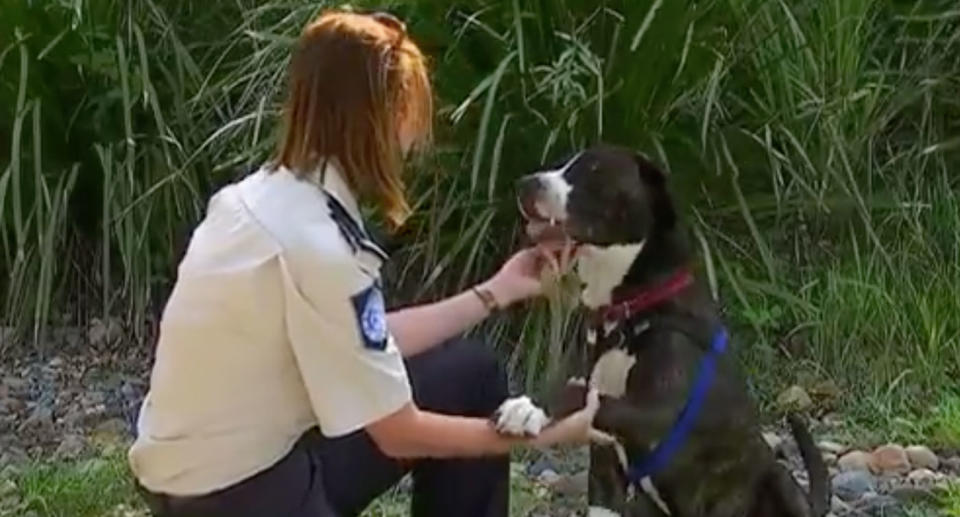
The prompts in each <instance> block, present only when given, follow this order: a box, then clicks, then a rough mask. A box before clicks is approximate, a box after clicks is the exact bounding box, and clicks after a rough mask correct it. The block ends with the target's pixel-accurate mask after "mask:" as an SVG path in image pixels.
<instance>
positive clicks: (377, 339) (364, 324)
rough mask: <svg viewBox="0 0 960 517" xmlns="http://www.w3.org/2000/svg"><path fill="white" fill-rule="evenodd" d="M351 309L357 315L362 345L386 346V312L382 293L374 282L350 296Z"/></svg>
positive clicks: (381, 347) (379, 348)
mask: <svg viewBox="0 0 960 517" xmlns="http://www.w3.org/2000/svg"><path fill="white" fill-rule="evenodd" d="M351 301H352V302H353V310H354V312H355V313H356V315H357V325H358V327H359V328H360V337H361V338H363V346H364V347H366V348H368V349H370V350H380V351H382V350H385V349H386V348H387V335H388V334H387V312H386V309H385V308H384V303H383V293H381V292H380V288H379V287H378V286H377V285H376V284H374V285H371V286H370V287H368V288H366V289H364V290H363V291H361V292H359V293H357V294H356V295H354V296H353V297H352V298H351Z"/></svg>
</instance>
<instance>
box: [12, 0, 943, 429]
mask: <svg viewBox="0 0 960 517" xmlns="http://www.w3.org/2000/svg"><path fill="white" fill-rule="evenodd" d="M364 4H366V5H373V4H372V3H369V2H366V3H364ZM0 6H2V11H3V13H4V16H3V17H2V19H0V29H2V30H0V110H4V111H3V112H2V113H3V115H4V116H3V117H2V118H0V140H3V141H8V142H10V146H9V152H4V154H0V171H2V175H0V213H2V214H3V222H2V224H0V232H2V233H0V242H2V244H0V249H2V255H0V264H2V268H3V270H4V271H6V272H7V273H8V274H7V275H5V276H6V279H5V282H4V283H3V284H2V285H0V288H2V290H3V293H4V296H5V297H4V301H3V316H2V319H3V324H5V325H10V326H14V327H16V329H18V331H19V335H20V336H21V338H26V342H32V343H33V345H34V346H35V347H37V348H38V349H40V350H50V349H52V348H53V347H55V346H56V343H50V339H49V337H47V334H46V333H45V332H44V329H45V326H46V325H48V324H51V323H52V324H54V325H64V324H81V323H82V322H83V321H85V320H86V319H87V318H89V317H91V316H101V317H102V316H115V317H121V318H122V319H123V320H124V321H125V322H127V325H126V328H127V330H128V331H129V333H130V334H131V335H135V336H138V337H143V336H142V334H146V333H147V331H146V328H147V327H146V325H145V324H146V323H148V322H149V321H148V320H149V317H148V315H149V314H150V313H151V305H153V306H156V304H157V303H158V302H160V301H162V296H163V293H164V292H165V289H166V288H167V287H168V285H169V279H170V278H171V275H172V272H173V269H172V265H171V261H172V259H173V249H174V244H175V242H176V241H177V239H178V238H179V235H180V232H181V228H183V227H184V226H186V227H189V225H190V224H192V223H193V222H195V221H196V220H198V218H199V217H200V216H201V215H202V212H203V207H204V204H205V202H206V198H207V196H208V195H209V193H210V192H211V191H212V189H214V188H216V187H217V186H218V185H219V184H222V183H223V182H225V181H229V180H230V179H232V178H233V177H235V175H236V174H237V171H238V170H241V169H242V168H243V167H245V166H250V165H255V164H257V163H258V162H259V161H261V160H262V159H264V157H265V156H266V154H267V153H268V150H269V148H270V145H271V143H272V140H273V136H274V128H275V127H276V122H277V114H278V104H277V103H278V100H279V98H280V95H281V94H282V90H283V86H284V84H283V82H284V68H285V64H286V58H287V55H288V53H289V47H290V44H291V43H292V41H293V40H294V39H295V38H296V36H297V34H298V31H299V30H300V28H301V27H302V25H303V24H304V22H306V21H307V20H308V19H310V17H312V16H314V15H315V14H316V13H317V12H318V10H319V9H321V8H322V7H323V6H322V5H318V4H316V3H308V2H301V1H294V0H274V1H272V2H253V1H252V0H250V1H248V0H237V1H235V2H231V3H228V4H224V3H219V4H216V7H215V8H214V7H203V8H200V7H197V6H196V5H195V3H193V2H188V1H183V0H174V1H166V2H156V1H152V0H134V1H130V2H88V1H69V2H68V1H65V0H61V1H54V2H47V3H45V4H44V5H42V6H41V5H39V4H27V3H23V2H16V1H14V0H0ZM381 6H384V7H388V8H392V9H394V10H395V11H396V12H398V13H399V14H401V15H402V16H404V17H405V18H406V19H407V20H408V21H409V27H410V31H411V32H412V33H413V35H414V37H415V38H417V40H418V41H419V42H421V43H422V45H423V46H424V48H425V49H426V50H427V51H428V52H429V53H430V55H431V56H432V57H433V59H434V69H435V76H436V82H437V87H438V94H439V97H440V106H441V110H440V120H438V142H439V145H438V148H437V149H436V152H435V153H433V154H432V155H431V156H430V157H428V158H427V159H425V160H424V161H422V162H419V163H416V164H413V165H412V167H411V169H412V173H411V175H410V176H409V178H408V180H409V183H410V187H411V191H412V194H413V198H414V201H415V205H416V207H417V212H416V216H415V217H414V218H413V220H412V221H411V222H410V224H409V225H408V226H407V227H406V228H405V229H404V231H403V232H401V233H400V234H398V235H395V236H394V240H395V241H396V244H397V245H398V250H397V252H396V253H395V255H394V260H393V261H392V264H391V268H390V271H389V274H390V277H391V278H392V279H393V281H394V285H395V286H396V288H395V290H394V295H395V296H394V301H395V302H409V301H413V300H426V299H432V298H436V297H438V296H440V295H442V294H444V293H449V292H451V291H453V290H455V289H458V288H460V287H462V286H464V285H466V284H468V283H470V282H473V281H476V280H477V279H478V278H480V277H482V276H483V275H486V274H489V273H491V272H492V271H493V269H494V268H495V267H496V266H497V265H498V263H499V262H500V260H502V258H503V257H504V256H505V255H506V254H507V253H508V252H509V251H510V250H511V249H513V248H514V247H515V246H517V245H518V243H519V241H520V239H521V237H520V235H519V233H518V229H517V225H516V215H515V213H514V209H513V207H514V203H513V201H512V199H513V198H512V192H511V190H512V184H513V180H514V179H515V178H516V177H517V176H518V175H520V174H522V173H525V172H527V171H529V170H531V169H533V168H534V167H536V166H537V165H538V164H539V163H542V162H543V161H546V160H550V159H554V158H557V157H559V156H561V155H563V154H565V153H568V152H570V151H572V150H574V149H577V148H580V147H583V146H584V145H587V144H589V143H591V142H596V141H598V140H608V141H612V142H616V143H620V144H624V145H629V146H632V147H634V148H637V149H638V150H642V151H644V152H646V153H647V154H649V155H651V156H653V157H654V158H656V159H657V160H658V161H659V162H661V163H662V164H663V165H664V166H665V167H666V168H667V169H668V170H669V171H670V174H671V180H672V183H673V186H674V188H675V190H676V193H677V196H678V199H679V200H680V201H681V203H682V205H683V209H684V211H685V212H686V213H687V214H689V218H688V219H689V223H690V224H691V226H692V228H693V230H694V231H695V232H696V233H697V235H698V236H699V237H700V242H701V244H702V247H703V251H704V258H705V260H704V263H705V270H706V271H707V272H708V273H709V276H710V279H711V282H712V283H713V284H714V285H715V286H716V289H717V292H718V295H719V296H720V298H721V299H722V301H723V302H724V306H725V307H726V308H727V310H728V311H729V313H730V317H731V320H732V321H733V322H734V324H735V325H736V326H737V327H738V330H739V333H738V336H740V351H741V352H742V357H743V360H744V363H745V365H746V366H747V367H748V369H749V371H750V372H751V373H752V374H753V377H754V378H755V379H756V380H757V381H758V388H760V391H761V393H767V392H769V391H770V390H773V389H776V388H778V387H780V386H781V385H782V384H784V383H786V382H805V381H804V379H807V378H810V379H824V378H830V379H834V380H836V381H837V382H838V383H840V384H841V386H842V388H843V389H844V390H846V393H848V394H849V400H850V402H852V403H856V402H860V401H865V400H876V401H880V402H882V403H883V404H885V405H886V406H885V407H887V408H888V409H887V410H886V411H887V413H890V414H894V413H899V412H902V411H905V410H907V409H909V408H916V407H919V404H918V401H921V400H923V399H924V398H927V397H930V396H932V394H934V393H936V392H938V391H940V390H941V389H942V388H943V386H945V385H952V386H956V381H955V380H954V379H956V378H957V373H958V372H957V364H958V361H957V359H958V358H960V337H958V332H960V327H958V323H957V319H956V318H955V317H953V316H952V315H955V314H957V313H958V312H960V296H957V295H956V293H957V292H958V290H960V273H958V267H960V266H958V264H960V260H958V259H960V244H958V242H960V210H958V209H960V204H958V189H957V177H956V175H955V174H954V173H953V171H954V170H956V165H957V162H958V148H960V137H958V134H960V133H958V130H957V129H958V121H960V118H958V116H957V115H958V114H960V106H958V103H960V101H958V100H957V99H960V96H958V95H957V94H958V89H960V88H958V77H960V75H958V74H957V72H958V70H960V65H958V61H957V60H958V59H960V58H958V56H960V53H958V52H957V51H958V50H960V48H958V47H960V41H958V40H960V16H958V14H957V11H956V8H955V6H954V5H952V4H951V3H950V2H946V1H937V0H916V1H899V2H883V1H879V0H851V1H846V2H834V3H830V4H822V3H820V2H812V1H802V0H712V1H708V2H700V1H697V2H694V1H685V0H675V1H670V2H666V1H661V0H639V1H629V2H628V1H605V2H599V3H598V2H587V1H583V0H566V1H563V2H560V1H555V0H541V1H538V2H519V1H518V0H512V1H509V2H496V3H492V2H479V1H472V2H449V1H430V2H428V1H414V2H392V3H387V4H386V5H383V4H382V3H381ZM0 149H4V148H0ZM374 215H375V214H374ZM533 309H534V310H532V311H522V312H520V311H518V313H516V314H512V315H511V317H505V318H500V319H498V320H497V321H494V322H491V323H490V325H489V326H488V327H486V328H485V329H484V330H485V331H486V332H488V333H490V335H492V336H495V338H496V341H497V342H499V343H500V344H501V345H502V347H503V350H504V351H505V352H506V353H508V354H510V357H511V365H512V366H513V369H514V373H515V374H516V377H517V378H519V379H523V380H525V382H526V383H527V387H528V388H534V387H536V386H538V385H540V384H541V383H542V381H543V380H544V378H545V377H546V376H547V375H546V374H545V373H544V372H546V371H547V370H549V369H550V368H548V366H549V367H551V368H553V369H556V368H557V367H558V366H557V365H558V360H557V358H558V357H560V355H561V354H562V353H563V352H564V351H565V348H566V347H567V346H568V345H569V344H570V343H572V342H573V337H572V335H573V333H574V329H575V328H576V325H575V324H574V323H575V321H573V320H571V319H570V315H569V311H567V310H559V309H557V306H556V305H554V306H553V309H552V312H551V309H550V308H549V307H547V306H546V304H540V305H537V306H535V307H534V308H533ZM19 342H24V341H23V339H21V341H18V343H19ZM3 346H5V347H6V348H7V349H8V350H12V349H11V348H10V346H11V345H10V344H9V343H8V344H6V345H3Z"/></svg>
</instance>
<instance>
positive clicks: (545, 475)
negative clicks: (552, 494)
mask: <svg viewBox="0 0 960 517" xmlns="http://www.w3.org/2000/svg"><path fill="white" fill-rule="evenodd" d="M561 477H562V476H560V474H557V472H556V471H554V470H552V469H544V470H543V471H542V472H540V475H538V476H537V481H539V482H541V483H543V484H544V485H547V486H553V485H555V484H557V482H558V481H560V478H561Z"/></svg>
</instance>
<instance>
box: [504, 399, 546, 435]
mask: <svg viewBox="0 0 960 517" xmlns="http://www.w3.org/2000/svg"><path fill="white" fill-rule="evenodd" d="M549 422H550V419H549V418H548V417H547V414H546V413H544V411H543V410H542V409H540V408H539V407H537V405H536V404H534V403H533V401H532V400H530V397H527V396H526V395H524V396H521V397H514V398H511V399H507V400H506V401H504V403H503V404H501V405H500V407H499V408H498V409H497V411H496V412H495V413H494V414H493V423H494V427H495V428H496V429H497V432H499V433H502V434H510V435H514V436H536V435H538V434H540V431H541V430H542V429H543V428H544V427H545V426H546V425H547V423H549Z"/></svg>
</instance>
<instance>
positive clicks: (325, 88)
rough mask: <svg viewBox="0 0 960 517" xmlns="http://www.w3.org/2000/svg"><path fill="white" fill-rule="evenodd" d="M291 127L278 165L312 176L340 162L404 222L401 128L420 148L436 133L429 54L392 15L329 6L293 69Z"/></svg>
mask: <svg viewBox="0 0 960 517" xmlns="http://www.w3.org/2000/svg"><path fill="white" fill-rule="evenodd" d="M289 80H290V84H289V89H290V90H289V92H288V97H287V101H286V105H285V132H284V135H283V137H282V138H281V140H280V142H279V146H278V147H277V152H276V157H275V163H276V164H277V165H283V166H284V167H286V168H288V169H290V170H291V171H294V172H295V173H296V174H301V175H302V174H308V173H310V172H312V171H314V170H316V169H317V168H318V167H320V166H321V165H322V162H323V161H324V160H325V159H333V160H335V163H336V164H337V165H338V166H339V168H340V169H341V170H342V172H343V174H344V176H345V180H346V181H347V184H348V185H349V186H350V188H351V189H352V190H353V192H354V194H356V195H358V196H361V197H365V196H366V197H370V198H372V199H373V200H374V201H376V202H377V203H378V204H379V205H380V207H381V208H382V209H383V210H384V213H385V215H386V217H387V219H388V221H389V222H390V223H391V224H393V225H394V227H396V226H399V225H401V224H402V223H403V221H404V220H405V219H406V217H407V215H408V214H409V212H410V207H409V204H408V203H407V200H406V197H405V188H404V184H403V180H402V178H401V172H402V169H403V149H401V142H400V140H399V137H400V135H399V128H400V127H401V125H403V126H404V127H405V131H407V132H408V134H409V135H410V136H411V137H412V138H413V141H412V142H410V144H412V146H414V147H416V148H423V147H426V145H427V143H429V141H430V137H431V126H432V120H433V93H432V89H431V86H430V80H429V76H428V72H427V65H426V59H425V58H424V56H423V54H422V53H421V51H420V49H419V48H418V47H417V46H416V44H414V43H413V41H411V40H410V38H409V37H407V33H406V27H405V26H404V25H403V23H402V22H400V21H399V20H397V19H396V18H393V17H392V16H390V15H386V14H373V15H368V14H357V13H351V12H343V11H328V12H325V13H323V14H321V15H320V16H319V17H318V18H317V19H316V20H314V21H313V22H311V23H310V24H309V25H307V26H306V27H305V28H304V30H303V33H302V34H301V36H300V39H299V42H298V44H297V47H296V50H295V51H294V54H293V58H292V60H291V63H290V69H289Z"/></svg>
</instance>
